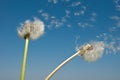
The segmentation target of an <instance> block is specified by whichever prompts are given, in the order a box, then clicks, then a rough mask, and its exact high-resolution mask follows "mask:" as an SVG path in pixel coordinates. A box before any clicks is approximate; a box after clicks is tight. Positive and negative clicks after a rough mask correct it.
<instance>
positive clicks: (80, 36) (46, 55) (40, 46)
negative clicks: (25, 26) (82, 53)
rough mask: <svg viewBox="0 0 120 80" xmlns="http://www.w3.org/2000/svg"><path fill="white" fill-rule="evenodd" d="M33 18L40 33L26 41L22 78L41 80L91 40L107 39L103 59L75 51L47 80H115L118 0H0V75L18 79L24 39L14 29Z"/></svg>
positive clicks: (119, 60)
mask: <svg viewBox="0 0 120 80" xmlns="http://www.w3.org/2000/svg"><path fill="white" fill-rule="evenodd" d="M34 17H36V18H38V19H40V20H41V21H43V22H44V24H45V34H44V35H43V36H42V37H40V38H39V39H37V40H34V41H32V40H31V41H30V44H29V51H28V58H27V70H26V80H44V79H45V77H46V76H47V75H48V74H49V73H50V72H51V71H52V70H53V69H54V68H56V67H57V66H58V65H59V64H60V63H61V62H62V61H64V60H65V59H67V58H68V57H69V56H71V55H73V54H74V53H75V52H76V49H78V47H79V46H81V45H83V44H85V43H88V42H90V41H104V42H105V43H106V46H107V47H106V48H105V51H104V54H103V56H102V58H101V59H99V60H98V61H96V62H94V63H89V62H86V61H84V60H83V59H82V58H81V57H79V56H78V57H76V58H75V59H73V60H72V61H70V62H69V63H68V64H66V65H65V66H64V67H63V68H62V69H60V70H59V71H58V72H57V73H56V74H55V75H54V76H53V77H52V79H51V80H120V0H0V28H1V29H0V36H1V38H0V80H20V79H19V77H20V70H21V64H22V57H23V51H24V43H25V40H24V39H21V38H20V37H19V36H18V34H17V28H18V27H20V24H21V23H24V22H25V21H26V20H34Z"/></svg>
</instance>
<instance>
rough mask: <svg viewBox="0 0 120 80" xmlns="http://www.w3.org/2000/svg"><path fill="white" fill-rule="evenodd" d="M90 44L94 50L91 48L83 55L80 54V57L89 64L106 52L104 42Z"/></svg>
mask: <svg viewBox="0 0 120 80" xmlns="http://www.w3.org/2000/svg"><path fill="white" fill-rule="evenodd" d="M89 44H90V45H91V46H92V48H90V49H89V50H86V51H85V52H84V53H82V54H81V53H80V56H81V57H82V58H83V59H84V60H86V61H88V62H93V61H96V60H97V59H99V58H100V57H101V56H102V54H103V51H104V43H103V42H91V43H89ZM80 50H82V49H80Z"/></svg>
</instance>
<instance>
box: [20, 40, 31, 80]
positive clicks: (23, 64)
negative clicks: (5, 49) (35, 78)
mask: <svg viewBox="0 0 120 80" xmlns="http://www.w3.org/2000/svg"><path fill="white" fill-rule="evenodd" d="M28 44H29V38H26V41H25V48H24V56H23V62H22V69H21V75H20V80H24V79H25V71H26V60H27V53H28Z"/></svg>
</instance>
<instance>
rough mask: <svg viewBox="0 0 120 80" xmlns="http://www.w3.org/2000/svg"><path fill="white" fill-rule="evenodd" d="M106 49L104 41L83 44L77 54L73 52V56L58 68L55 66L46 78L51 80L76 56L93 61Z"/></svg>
mask: <svg viewBox="0 0 120 80" xmlns="http://www.w3.org/2000/svg"><path fill="white" fill-rule="evenodd" d="M103 50H104V43H103V42H91V43H90V44H86V45H83V46H82V47H81V48H80V49H79V50H78V51H77V52H76V53H75V54H73V55H72V56H71V57H69V58H68V59H66V60H65V61H63V62H62V63H61V64H60V65H59V66H58V67H57V68H55V69H54V70H53V71H52V72H51V73H50V74H49V75H48V76H47V77H46V78H45V80H50V78H51V77H52V76H53V75H54V74H55V73H56V72H57V71H58V70H59V69H60V68H61V67H63V66H64V65H65V64H66V63H68V62H69V61H70V60H72V59H73V58H75V57H76V56H79V55H80V56H81V57H83V59H85V60H86V61H89V62H92V61H96V60H97V59H99V58H100V57H101V56H102V54H103Z"/></svg>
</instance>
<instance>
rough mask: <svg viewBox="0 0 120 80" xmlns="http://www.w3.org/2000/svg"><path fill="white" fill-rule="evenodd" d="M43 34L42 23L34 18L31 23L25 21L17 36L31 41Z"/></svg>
mask: <svg viewBox="0 0 120 80" xmlns="http://www.w3.org/2000/svg"><path fill="white" fill-rule="evenodd" d="M43 34H44V23H43V22H42V21H40V20H39V19H37V18H35V19H34V21H33V22H31V21H30V20H26V21H25V22H24V24H21V27H20V28H18V35H19V36H20V37H21V38H24V39H25V38H26V37H28V38H30V39H32V40H34V39H37V38H39V37H40V36H42V35H43Z"/></svg>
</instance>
